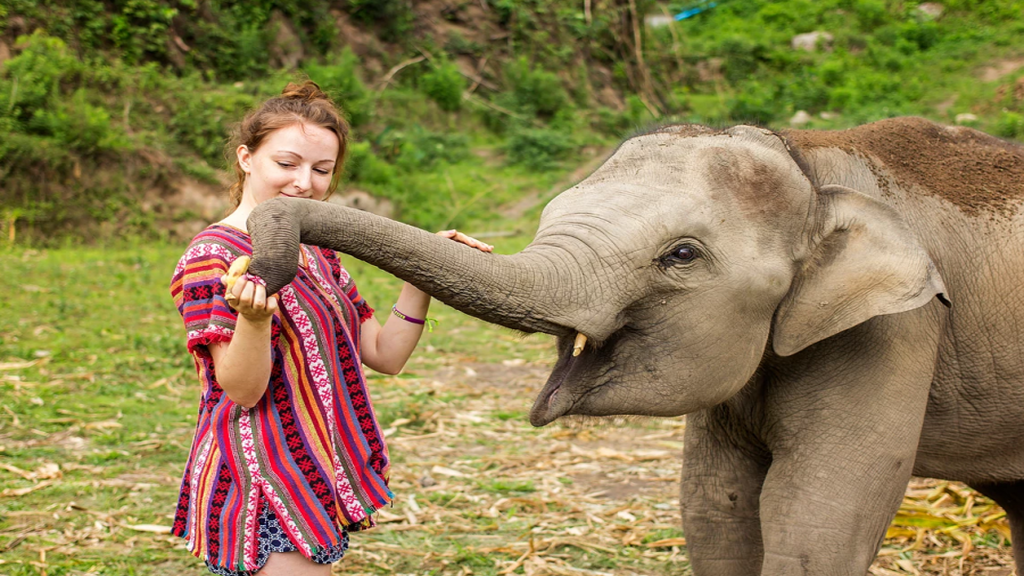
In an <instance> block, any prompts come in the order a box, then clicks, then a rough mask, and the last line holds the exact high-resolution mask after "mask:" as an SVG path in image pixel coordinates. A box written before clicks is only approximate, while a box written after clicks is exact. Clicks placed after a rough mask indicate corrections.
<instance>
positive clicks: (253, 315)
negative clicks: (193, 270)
mask: <svg viewBox="0 0 1024 576" xmlns="http://www.w3.org/2000/svg"><path fill="white" fill-rule="evenodd" d="M220 281H221V282H224V277H223V276H222V277H221V280H220ZM224 299H225V300H227V301H228V306H231V307H232V308H234V309H235V311H237V312H238V313H239V314H240V315H241V316H243V317H244V318H245V319H246V320H248V321H250V322H252V323H254V324H260V323H263V322H269V321H270V319H271V318H273V317H274V313H276V312H277V311H278V305H277V295H274V296H270V297H267V289H266V288H265V287H263V286H261V285H260V284H257V283H255V282H249V281H248V280H247V279H246V278H245V276H242V277H241V278H239V279H238V280H237V281H236V282H235V285H234V286H232V287H231V289H230V290H228V291H227V293H226V294H225V295H224Z"/></svg>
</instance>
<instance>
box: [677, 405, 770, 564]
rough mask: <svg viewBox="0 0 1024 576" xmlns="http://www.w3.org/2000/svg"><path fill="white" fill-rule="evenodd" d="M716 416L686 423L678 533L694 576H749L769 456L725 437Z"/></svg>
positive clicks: (757, 547) (757, 559)
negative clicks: (683, 534) (682, 533)
mask: <svg viewBox="0 0 1024 576" xmlns="http://www.w3.org/2000/svg"><path fill="white" fill-rule="evenodd" d="M721 412H722V410H720V409H711V410H707V411H704V412H698V413H696V414H691V415H689V416H688V417H687V419H686V442H685V448H684V449H683V451H684V454H683V482H682V494H681V502H682V508H683V529H684V530H685V532H686V545H687V550H688V552H689V554H690V561H691V562H692V565H693V571H694V574H696V575H697V576H750V575H752V574H758V573H760V571H761V557H762V545H761V521H760V518H759V516H758V500H759V499H760V495H761V484H762V483H763V482H764V477H765V474H766V473H767V471H768V463H769V461H770V456H769V455H768V454H767V452H765V451H764V450H763V448H762V449H760V450H759V449H757V448H755V447H752V446H750V445H748V444H746V443H745V442H742V441H737V440H736V439H735V438H730V436H733V435H731V434H729V433H728V432H727V428H728V426H723V425H722V424H724V422H722V421H721V420H720V419H719V416H720V415H721Z"/></svg>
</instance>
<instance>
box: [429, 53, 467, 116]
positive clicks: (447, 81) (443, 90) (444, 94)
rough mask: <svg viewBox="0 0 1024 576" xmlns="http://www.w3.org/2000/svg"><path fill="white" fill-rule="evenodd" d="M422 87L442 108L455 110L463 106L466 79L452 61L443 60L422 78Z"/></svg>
mask: <svg viewBox="0 0 1024 576" xmlns="http://www.w3.org/2000/svg"><path fill="white" fill-rule="evenodd" d="M420 89H422V90H423V93H424V94H426V95H427V96H429V97H430V99H431V100H433V101H434V102H437V105H438V106H439V107H440V108H441V110H445V111H447V112H455V111H456V110H458V109H459V108H461V107H462V92H463V91H464V90H465V89H466V79H465V78H464V77H463V76H462V74H461V73H460V72H459V69H458V67H457V66H456V65H455V64H454V63H452V62H442V63H441V64H439V65H438V66H436V67H435V68H434V69H433V70H431V71H430V72H427V73H426V74H424V75H423V77H422V78H420Z"/></svg>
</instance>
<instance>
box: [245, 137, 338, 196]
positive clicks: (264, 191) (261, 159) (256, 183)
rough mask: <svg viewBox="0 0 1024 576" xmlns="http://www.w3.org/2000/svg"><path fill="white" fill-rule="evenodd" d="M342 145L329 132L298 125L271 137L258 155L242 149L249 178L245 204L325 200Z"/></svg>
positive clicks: (257, 152) (261, 145) (260, 147)
mask: <svg viewBox="0 0 1024 576" xmlns="http://www.w3.org/2000/svg"><path fill="white" fill-rule="evenodd" d="M340 145H341V143H340V142H338V137H337V135H335V134H334V132H332V131H330V130H328V129H327V128H324V127H322V126H315V125H312V124H298V123H297V124H292V125H291V126H285V127H284V128H280V129H278V130H275V131H274V132H271V133H270V134H268V135H267V137H266V138H265V139H264V140H263V143H262V144H260V146H259V148H257V149H256V151H255V152H253V151H251V150H249V148H248V147H246V146H244V145H243V146H239V147H238V149H237V150H236V151H235V153H236V154H237V156H238V164H239V165H240V166H241V167H242V170H243V171H245V174H246V177H245V184H244V186H243V188H242V203H243V204H248V205H250V206H255V205H257V204H260V203H261V202H265V201H267V200H270V199H271V198H276V197H278V196H286V197H289V198H312V199H314V200H323V199H324V197H325V196H326V195H327V187H328V186H329V185H330V183H331V175H332V174H333V172H334V164H335V160H336V159H337V157H338V147H339V146H340Z"/></svg>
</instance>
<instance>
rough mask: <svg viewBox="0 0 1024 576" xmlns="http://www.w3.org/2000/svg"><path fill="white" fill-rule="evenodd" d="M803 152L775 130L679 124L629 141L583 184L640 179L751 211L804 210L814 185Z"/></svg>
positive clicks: (789, 213)
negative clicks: (800, 160)
mask: <svg viewBox="0 0 1024 576" xmlns="http://www.w3.org/2000/svg"><path fill="white" fill-rule="evenodd" d="M794 154H796V157H794ZM798 157H799V155H798V153H795V152H794V151H792V150H791V149H790V147H789V146H788V143H787V142H786V140H785V139H784V138H782V137H781V136H779V135H778V134H776V133H774V132H771V131H770V130H765V129H762V128H756V127H752V126H736V127H733V128H730V129H728V130H714V129H711V128H707V127H704V126H699V125H691V124H688V125H673V126H667V127H663V128H661V129H659V130H658V131H656V132H651V133H648V134H644V135H641V136H637V137H634V138H631V139H630V140H627V141H626V142H624V143H623V144H622V146H620V147H619V149H618V151H617V152H616V153H615V154H614V155H613V156H612V157H611V158H609V160H608V161H607V162H606V163H605V164H604V165H603V166H601V167H600V168H599V169H598V170H597V171H595V172H594V174H593V175H591V177H590V178H588V179H587V180H586V181H584V182H583V185H584V186H583V189H585V190H594V191H595V192H596V191H597V189H598V188H603V187H605V185H607V184H613V185H614V184H619V185H623V184H627V183H628V184H639V185H641V186H649V187H651V188H652V189H670V190H674V191H675V193H676V194H675V195H676V196H677V197H678V196H705V197H707V198H708V199H709V200H712V201H713V202H715V203H718V204H722V203H723V202H724V203H728V204H733V203H735V204H736V206H737V207H738V208H739V209H740V210H742V211H743V212H745V213H748V214H755V215H756V214H767V215H772V214H778V215H783V214H784V215H787V216H792V215H794V212H795V213H796V215H801V214H804V213H806V209H807V203H808V202H809V201H810V199H811V194H810V191H811V190H812V189H813V185H812V183H811V180H810V178H809V177H808V175H807V174H806V172H805V170H804V169H803V168H802V167H801V165H800V164H799V163H798V161H797V158H798ZM652 192H653V190H652ZM656 194H657V195H659V196H660V195H663V194H664V192H656Z"/></svg>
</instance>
